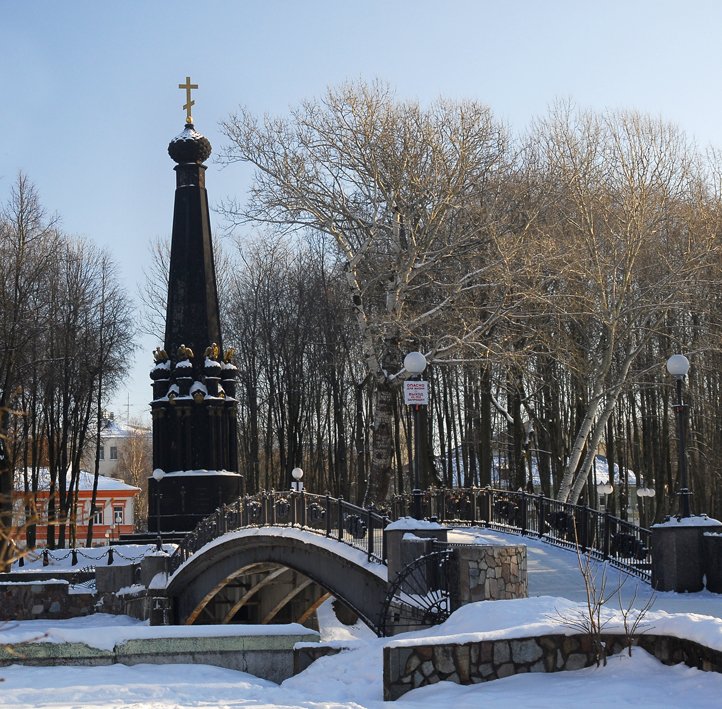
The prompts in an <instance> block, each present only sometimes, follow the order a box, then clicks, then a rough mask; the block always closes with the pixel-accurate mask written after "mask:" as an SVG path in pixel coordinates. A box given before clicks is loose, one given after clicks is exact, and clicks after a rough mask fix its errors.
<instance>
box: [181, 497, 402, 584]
mask: <svg viewBox="0 0 722 709" xmlns="http://www.w3.org/2000/svg"><path fill="white" fill-rule="evenodd" d="M389 522H390V520H389V519H388V517H385V516H384V515H382V514H379V513H378V512H376V511H375V510H374V509H364V508H363V507H359V506H357V505H354V504H352V503H350V502H347V501H346V500H344V499H342V498H334V497H331V496H330V495H314V494H309V493H306V492H274V491H271V492H262V493H259V494H257V495H249V496H245V497H242V498H239V499H238V500H236V501H235V502H234V503H232V504H230V505H224V506H223V507H221V508H219V509H218V510H216V511H215V512H214V513H213V514H212V515H210V516H208V517H206V518H205V519H204V520H203V521H202V522H201V523H200V524H199V525H198V526H197V527H196V528H195V529H194V530H193V531H192V532H190V533H189V534H188V535H187V536H186V537H185V538H184V539H183V540H182V541H181V543H180V544H179V545H178V548H177V549H176V551H175V552H174V553H173V556H172V557H171V561H170V570H171V573H173V572H174V571H175V570H176V569H177V568H178V567H179V566H180V565H181V564H182V563H183V562H184V561H186V559H188V558H189V557H190V556H192V555H193V554H194V553H195V552H196V551H198V550H199V549H200V548H201V547H203V546H205V545H206V544H207V543H208V542H210V541H213V540H214V539H217V538H218V537H220V536H222V535H224V534H226V533H227V532H232V531H235V530H238V529H243V528H246V527H265V526H269V525H270V526H290V527H300V528H303V529H305V530H308V531H311V532H315V533H317V534H321V535H323V536H326V537H329V538H332V539H336V540H338V541H340V542H343V543H345V544H348V545H349V546H352V547H354V548H356V549H359V550H361V551H363V552H364V553H365V554H366V555H367V558H368V560H369V561H372V560H373V561H377V562H379V563H382V564H385V563H386V546H385V543H384V528H385V527H386V525H387V524H388V523H389Z"/></svg>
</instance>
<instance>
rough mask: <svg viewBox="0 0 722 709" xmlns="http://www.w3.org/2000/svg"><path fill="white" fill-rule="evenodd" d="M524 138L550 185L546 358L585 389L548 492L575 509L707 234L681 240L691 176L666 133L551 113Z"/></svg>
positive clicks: (641, 122)
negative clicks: (550, 330) (552, 215)
mask: <svg viewBox="0 0 722 709" xmlns="http://www.w3.org/2000/svg"><path fill="white" fill-rule="evenodd" d="M535 140H536V141H538V142H539V143H540V144H541V145H542V146H543V148H542V149H543V152H544V162H545V164H546V165H547V167H548V169H549V172H550V177H551V178H552V179H553V180H554V184H555V185H556V187H557V189H556V191H555V193H554V198H555V202H556V204H557V209H558V217H559V219H558V223H557V224H556V225H555V227H554V228H555V230H556V233H557V236H555V238H553V239H551V240H550V241H549V242H548V243H549V244H550V254H551V256H552V258H553V259H554V261H553V262H554V263H555V264H556V267H557V272H558V276H557V278H556V279H555V291H554V293H553V297H552V298H550V299H549V303H550V308H551V312H552V313H553V314H554V317H555V319H556V321H557V323H558V324H559V325H561V327H562V328H563V329H565V330H566V332H567V333H568V336H567V337H566V338H563V339H561V338H560V339H558V340H557V344H560V345H561V347H562V348H563V349H561V348H559V347H556V348H555V351H556V353H558V354H559V356H560V357H561V358H562V361H564V364H565V365H566V366H567V367H569V368H570V369H571V370H572V371H574V372H575V373H576V376H577V377H578V378H579V381H580V382H584V385H583V387H581V388H584V389H587V390H588V391H587V392H586V393H585V395H584V401H585V408H584V410H583V412H581V416H580V419H579V420H578V422H577V425H576V433H575V438H574V441H573V444H572V446H571V449H570V451H569V455H568V460H567V463H566V467H565V470H564V475H563V478H562V481H561V484H560V487H559V490H558V497H559V499H561V500H569V501H572V502H576V501H577V499H578V498H579V495H580V494H581V491H582V489H583V487H584V485H585V484H586V482H587V478H588V474H589V471H590V469H591V465H592V462H593V459H594V456H595V455H596V451H597V447H598V445H599V442H600V441H601V440H602V438H603V436H604V433H605V427H606V424H607V422H608V420H609V417H610V416H611V414H612V411H613V410H614V407H615V405H616V404H617V402H618V400H619V397H620V395H621V394H622V393H623V392H624V391H625V388H626V387H627V386H628V385H629V383H630V379H631V374H632V373H633V365H634V363H635V361H636V360H637V358H638V356H639V355H640V353H641V352H643V351H644V349H645V346H646V343H647V342H648V341H649V339H650V338H651V337H652V336H654V335H655V333H657V332H659V331H660V328H661V327H663V326H664V324H665V321H666V319H667V317H668V315H669V314H670V313H671V312H672V311H674V310H681V309H684V308H686V307H689V306H690V305H691V295H692V293H691V290H690V288H689V284H690V282H691V281H692V280H693V279H694V276H695V274H696V273H697V272H698V271H699V270H700V269H702V268H704V266H705V264H706V263H707V261H708V258H709V254H710V247H711V241H710V238H709V236H711V235H704V234H700V235H699V237H700V238H698V239H696V240H695V241H694V242H691V241H690V240H689V238H688V234H689V232H690V220H689V213H688V211H687V210H686V205H688V204H690V203H691V202H694V201H695V197H696V191H697V190H698V185H699V172H698V171H697V169H696V163H695V155H694V153H693V151H692V149H691V147H690V146H689V145H688V144H687V143H686V141H685V139H684V136H683V135H682V134H681V133H680V131H679V130H678V129H676V128H674V127H673V126H670V125H667V124H664V123H663V122H661V121H659V120H653V119H650V118H646V117H643V116H640V115H638V114H635V113H617V114H607V115H604V116H599V115H595V114H591V113H584V112H575V111H573V110H571V109H569V108H568V107H561V108H559V109H557V110H556V111H555V112H553V113H552V115H551V117H550V118H549V119H548V120H546V121H542V122H541V123H540V124H539V130H538V132H537V133H536V134H535ZM587 383H588V384H587Z"/></svg>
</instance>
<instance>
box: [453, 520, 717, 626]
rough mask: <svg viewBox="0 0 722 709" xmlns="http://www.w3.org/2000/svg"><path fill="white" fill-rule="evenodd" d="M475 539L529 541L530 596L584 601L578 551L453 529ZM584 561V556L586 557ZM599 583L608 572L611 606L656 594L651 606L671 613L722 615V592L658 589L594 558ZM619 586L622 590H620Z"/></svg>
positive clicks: (646, 599) (489, 532)
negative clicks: (678, 591)
mask: <svg viewBox="0 0 722 709" xmlns="http://www.w3.org/2000/svg"><path fill="white" fill-rule="evenodd" d="M464 539H468V540H469V541H472V539H473V540H476V541H477V543H478V542H479V541H481V542H482V543H491V544H526V546H527V570H528V574H529V595H530V596H561V597H563V598H568V599H569V600H570V601H577V602H585V601H586V600H587V595H586V589H585V586H584V581H583V579H582V574H581V571H580V569H579V559H578V557H577V555H576V553H575V552H573V551H570V550H567V549H562V548H560V547H556V546H553V545H552V544H547V543H546V542H544V541H542V540H540V539H537V538H535V537H522V536H519V535H516V534H507V533H504V532H497V531H495V530H488V529H473V530H470V529H464V530H457V531H455V532H454V541H455V542H460V541H463V540H464ZM583 561H584V559H583ZM592 564H593V568H594V569H595V578H596V583H597V585H599V584H600V583H601V581H602V578H603V576H605V575H606V584H605V589H606V595H607V596H609V595H612V596H613V597H612V598H610V600H609V605H610V607H612V608H618V607H619V606H620V600H619V595H620V594H621V603H622V604H623V606H624V607H625V608H627V607H630V606H632V607H635V608H641V607H643V606H644V605H645V604H647V603H648V602H649V600H650V598H651V597H653V603H652V606H651V607H652V608H653V609H654V610H656V611H667V612H668V613H698V614H700V615H708V616H713V617H715V618H722V594H719V593H711V592H709V591H701V592H699V593H673V592H656V591H653V590H652V587H651V586H650V585H649V584H648V583H647V582H645V581H642V580H641V579H639V578H637V577H636V576H631V575H630V574H627V573H625V572H624V571H620V570H619V569H617V568H615V567H614V566H612V565H611V564H608V563H602V562H597V561H592ZM618 589H619V592H617V590H618Z"/></svg>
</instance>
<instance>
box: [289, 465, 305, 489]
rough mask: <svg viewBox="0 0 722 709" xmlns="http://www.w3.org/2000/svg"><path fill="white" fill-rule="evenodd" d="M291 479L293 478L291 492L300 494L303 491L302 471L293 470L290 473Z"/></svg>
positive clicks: (299, 469)
mask: <svg viewBox="0 0 722 709" xmlns="http://www.w3.org/2000/svg"><path fill="white" fill-rule="evenodd" d="M291 477H292V478H293V482H292V483H291V490H294V491H295V492H301V490H303V481H302V480H301V478H302V477H303V470H301V468H294V469H293V470H292V471H291Z"/></svg>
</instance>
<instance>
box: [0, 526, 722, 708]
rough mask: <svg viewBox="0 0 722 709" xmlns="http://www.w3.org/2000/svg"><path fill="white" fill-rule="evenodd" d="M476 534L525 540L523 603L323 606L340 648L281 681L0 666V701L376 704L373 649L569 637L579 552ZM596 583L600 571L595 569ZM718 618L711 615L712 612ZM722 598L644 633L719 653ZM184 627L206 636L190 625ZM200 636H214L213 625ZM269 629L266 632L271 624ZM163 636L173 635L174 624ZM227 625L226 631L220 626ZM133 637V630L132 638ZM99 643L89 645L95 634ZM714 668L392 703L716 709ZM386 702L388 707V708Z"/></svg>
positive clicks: (650, 662) (27, 629)
mask: <svg viewBox="0 0 722 709" xmlns="http://www.w3.org/2000/svg"><path fill="white" fill-rule="evenodd" d="M464 534H467V535H469V534H476V535H478V536H477V541H484V542H497V543H501V542H513V543H519V542H522V543H525V544H527V545H528V555H529V557H528V558H529V592H530V598H529V599H525V600H516V601H494V602H486V603H477V604H473V605H470V606H465V607H464V608H462V609H460V610H459V611H457V612H456V613H455V614H453V615H452V616H451V617H450V618H449V620H448V621H447V622H446V623H444V624H442V625H440V626H437V627H436V628H431V629H425V630H420V631H416V632H415V633H408V634H404V635H398V636H396V637H394V638H376V637H374V636H373V635H372V634H371V633H370V631H369V630H368V629H367V628H365V627H364V626H363V625H357V626H353V627H347V626H342V625H340V624H339V623H338V622H336V621H335V618H334V616H333V614H332V612H331V603H326V604H324V605H323V606H322V607H321V609H320V610H319V621H320V623H321V636H322V639H323V640H324V641H328V642H331V643H333V644H338V645H344V646H347V647H348V648H349V649H348V650H346V651H344V652H341V653H339V654H338V655H334V656H331V657H325V658H322V659H320V660H318V661H316V662H315V663H313V664H312V665H311V666H310V667H309V668H308V669H307V670H306V671H305V672H303V673H301V674H299V675H297V676H296V677H292V678H290V679H288V680H286V681H285V682H283V684H281V685H276V684H273V683H271V682H268V681H266V680H262V679H259V678H257V677H253V676H251V675H248V674H245V673H243V672H235V671H232V670H225V669H221V668H216V667H210V666H207V665H165V666H163V668H162V669H160V668H159V667H158V666H156V665H135V666H132V667H126V666H122V665H113V666H110V667H22V666H19V665H14V666H11V667H6V668H0V678H2V679H4V682H3V683H2V684H0V706H2V707H3V708H6V707H7V709H11V708H16V707H28V708H29V707H54V708H59V707H83V708H84V709H95V708H98V709H100V708H103V709H111V708H113V709H115V708H118V709H119V708H120V707H124V708H125V707H130V708H133V709H151V708H152V709H156V708H160V707H163V708H165V707H182V708H185V707H229V708H234V709H235V708H236V707H303V708H304V709H332V708H333V709H341V708H342V707H347V708H348V709H356V708H358V707H366V708H367V709H376V708H378V707H381V706H382V705H383V704H384V703H383V701H382V651H383V647H384V645H386V644H388V643H394V644H402V643H404V642H408V641H412V640H414V641H419V640H421V639H422V638H423V639H424V641H426V642H442V641H445V640H449V639H452V638H453V639H454V640H461V639H464V640H469V639H479V638H482V637H487V638H491V637H504V636H516V637H520V636H522V635H525V634H526V635H528V634H531V633H535V632H545V631H548V630H550V629H552V628H553V629H555V630H556V631H557V632H571V629H570V628H569V626H568V623H567V620H568V618H569V617H570V615H571V614H574V613H575V612H579V610H580V609H581V608H583V605H581V604H580V602H581V601H583V598H584V595H583V594H584V588H583V584H582V583H581V580H580V573H579V569H578V564H577V558H576V556H575V554H573V553H572V552H569V551H566V550H563V549H557V548H555V547H552V546H549V545H547V544H544V543H543V542H540V541H538V540H535V539H530V538H521V537H517V536H512V535H504V534H500V533H498V532H488V531H486V530H469V531H467V532H464ZM597 568H598V570H599V573H600V574H601V571H602V570H603V569H606V576H607V589H608V590H610V589H616V587H617V585H618V584H620V583H621V582H622V581H624V583H623V584H622V586H621V597H622V603H623V604H625V605H629V604H633V605H634V606H635V607H637V608H639V607H642V606H643V605H644V604H645V603H646V602H647V601H648V600H649V598H650V596H652V592H651V589H650V588H649V586H648V585H647V584H644V583H643V582H641V581H638V580H636V579H634V578H632V577H628V576H626V575H625V574H623V573H621V572H619V571H617V570H615V569H612V568H609V567H607V566H606V565H598V566H597ZM598 578H601V576H598ZM619 605H620V601H619V600H618V599H617V598H616V597H615V598H612V599H611V600H610V602H609V607H608V610H607V611H606V614H605V617H606V619H607V621H608V622H609V628H610V629H611V628H613V627H614V626H615V625H617V624H618V622H619ZM709 616H715V617H709ZM720 616H722V597H721V596H719V595H715V594H710V593H697V594H674V593H659V594H656V596H655V598H654V605H653V607H652V610H651V611H650V612H649V613H648V615H647V616H646V618H645V625H646V626H647V628H648V632H662V633H670V634H673V635H680V636H684V637H689V638H692V639H695V640H697V641H698V642H703V643H705V644H707V645H710V646H712V647H716V648H719V649H722V620H721V619H720ZM9 625H10V626H11V627H7V626H6V627H4V628H0V642H8V641H13V640H14V639H15V638H18V637H19V636H20V634H21V635H23V637H29V636H35V637H38V636H42V635H43V634H44V633H46V632H47V633H48V635H49V636H50V637H51V638H53V639H55V640H56V641H58V640H60V639H62V638H68V639H69V638H71V637H72V638H73V639H78V637H82V636H84V635H85V636H86V637H87V638H88V639H89V638H90V637H92V636H94V635H104V636H106V640H105V641H104V642H106V643H107V642H109V641H110V639H112V638H116V639H117V638H121V637H128V635H127V633H131V634H132V633H136V632H141V631H142V632H143V633H144V634H145V633H147V634H149V635H150V634H154V633H158V634H161V633H166V632H169V631H171V629H165V628H150V627H148V626H147V625H145V624H143V623H139V622H138V621H134V620H132V619H129V618H126V617H123V616H121V617H109V616H93V617H91V618H78V619H72V620H69V621H52V622H51V621H24V622H18V623H13V624H9ZM183 630H185V631H186V632H203V630H199V629H194V630H193V631H191V630H190V628H185V629H183ZM205 630H206V631H210V632H220V631H221V629H220V628H218V627H217V626H215V627H213V628H209V627H208V626H206V628H205ZM266 630H268V631H269V632H271V631H272V630H273V628H272V627H270V626H269V627H267V628H266ZM171 632H172V631H171ZM223 632H228V627H227V626H226V628H223ZM133 637H137V636H136V635H133ZM96 642H97V641H96ZM720 696H722V674H718V673H715V672H701V671H699V670H694V669H691V668H689V667H686V666H684V665H678V666H674V667H666V666H664V665H662V664H661V663H659V662H658V661H657V660H656V659H654V658H653V657H651V656H650V655H648V654H647V653H645V652H644V651H641V650H635V652H634V654H633V656H632V657H631V658H630V657H628V656H627V655H619V656H615V657H612V658H610V659H609V662H608V665H607V666H606V667H602V668H589V669H586V670H579V671H577V672H558V673H554V674H524V675H518V676H515V677H508V678H506V679H502V680H497V681H494V682H488V683H484V684H479V685H473V686H467V687H464V686H459V685H455V684H452V683H449V682H442V683H439V684H436V685H433V686H431V687H424V688H421V689H418V690H415V691H413V692H410V693H408V694H407V695H405V696H404V697H402V698H401V699H400V700H398V702H397V703H396V704H397V705H398V706H399V709H403V708H404V707H407V708H409V709H413V708H415V707H432V706H433V707H439V706H443V707H447V706H454V707H455V709H459V708H462V707H479V706H483V705H487V704H491V703H494V702H497V703H498V705H500V706H504V707H506V706H523V707H525V709H527V708H530V707H555V708H557V709H560V708H561V709H563V708H565V707H576V706H578V705H579V704H580V703H582V702H583V703H584V705H585V709H586V707H609V706H613V705H615V704H617V705H621V706H635V707H659V706H668V707H676V706H680V707H681V706H694V707H695V708H697V707H699V708H704V707H710V708H711V707H715V709H716V708H717V707H719V706H720ZM386 706H392V705H390V704H387V705H386Z"/></svg>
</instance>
